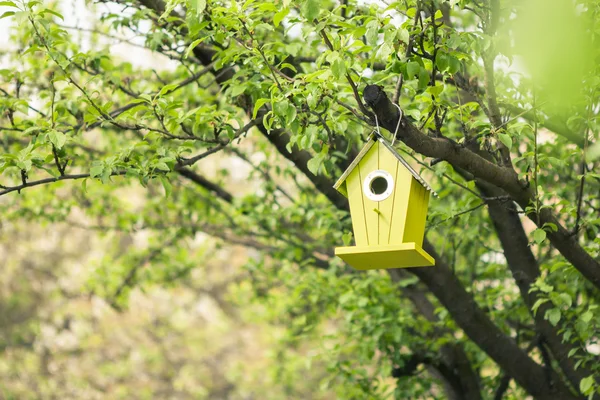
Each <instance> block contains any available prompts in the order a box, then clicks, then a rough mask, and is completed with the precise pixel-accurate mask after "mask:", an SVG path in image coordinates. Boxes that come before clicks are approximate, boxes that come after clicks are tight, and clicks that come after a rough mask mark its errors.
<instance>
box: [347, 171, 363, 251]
mask: <svg viewBox="0 0 600 400" xmlns="http://www.w3.org/2000/svg"><path fill="white" fill-rule="evenodd" d="M345 186H346V190H347V191H348V202H349V203H350V216H351V217H352V228H353V230H354V239H355V240H356V245H357V246H368V245H369V238H368V237H367V221H366V219H365V205H364V202H363V194H362V179H360V174H359V169H358V168H356V169H354V170H352V171H351V172H350V174H349V175H348V177H347V178H346V181H345Z"/></svg>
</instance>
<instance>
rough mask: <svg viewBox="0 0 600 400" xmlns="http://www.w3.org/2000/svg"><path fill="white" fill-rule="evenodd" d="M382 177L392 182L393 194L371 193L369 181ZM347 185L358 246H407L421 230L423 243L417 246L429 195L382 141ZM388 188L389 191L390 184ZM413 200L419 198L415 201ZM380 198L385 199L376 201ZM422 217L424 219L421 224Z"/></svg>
mask: <svg viewBox="0 0 600 400" xmlns="http://www.w3.org/2000/svg"><path fill="white" fill-rule="evenodd" d="M382 171H383V172H382ZM381 175H385V176H386V177H388V179H389V178H391V181H392V186H393V187H392V188H391V189H392V190H391V191H386V192H385V193H383V194H381V195H376V194H375V195H374V193H368V192H367V190H368V189H369V186H368V183H369V182H370V180H369V177H372V176H381ZM365 180H366V182H365ZM371 182H372V180H371ZM381 182H382V181H381ZM345 185H346V190H347V193H348V200H349V202H350V214H351V216H352V227H353V230H354V237H355V240H356V245H357V246H385V245H396V244H401V243H406V240H407V239H412V238H417V237H418V236H419V232H418V231H419V229H420V232H421V239H420V241H418V242H417V243H419V244H420V243H422V241H423V233H422V231H423V229H424V227H425V217H426V215H425V214H426V212H427V204H423V200H424V196H427V198H428V196H429V193H428V192H427V190H425V188H423V187H422V186H421V184H420V183H419V182H417V181H416V180H415V179H414V177H413V176H412V174H411V173H410V172H409V171H408V170H407V169H406V168H405V167H404V166H403V165H401V164H400V162H399V161H398V159H397V158H396V157H395V156H394V155H393V154H392V153H390V151H389V150H387V149H386V148H385V147H384V146H383V145H382V144H381V143H380V142H379V141H377V142H376V143H375V144H374V145H373V146H372V147H371V148H370V149H369V151H368V152H367V154H365V156H364V157H363V158H362V160H361V161H360V162H359V163H358V165H357V166H356V167H355V168H354V170H352V172H351V173H350V175H348V177H347V179H346V182H345ZM386 187H387V188H388V189H389V188H390V185H389V182H388V185H387V186H386ZM419 188H421V189H423V192H421V191H420V190H419ZM412 196H418V198H416V199H413V198H412ZM381 197H385V198H383V199H381V200H373V198H381ZM423 213H425V214H423ZM419 217H422V219H423V221H422V223H421V222H419ZM409 225H410V229H414V228H416V229H417V232H415V233H414V234H410V233H408V232H407V228H409ZM421 226H422V228H421Z"/></svg>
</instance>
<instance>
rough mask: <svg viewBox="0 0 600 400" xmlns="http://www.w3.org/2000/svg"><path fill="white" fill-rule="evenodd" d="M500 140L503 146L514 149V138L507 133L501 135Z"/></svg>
mask: <svg viewBox="0 0 600 400" xmlns="http://www.w3.org/2000/svg"><path fill="white" fill-rule="evenodd" d="M498 139H500V141H501V142H502V144H504V145H505V146H506V147H507V148H508V149H509V150H510V148H511V147H512V138H511V137H510V135H508V134H506V133H499V134H498Z"/></svg>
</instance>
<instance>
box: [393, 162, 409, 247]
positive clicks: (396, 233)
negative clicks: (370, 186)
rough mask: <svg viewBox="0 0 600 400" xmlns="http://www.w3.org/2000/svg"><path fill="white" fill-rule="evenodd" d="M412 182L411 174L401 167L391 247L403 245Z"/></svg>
mask: <svg viewBox="0 0 600 400" xmlns="http://www.w3.org/2000/svg"><path fill="white" fill-rule="evenodd" d="M412 180H413V177H412V175H411V173H410V172H409V171H408V170H407V169H406V168H404V167H403V166H402V165H399V166H398V171H397V173H396V182H395V188H394V213H393V214H392V226H391V229H390V233H389V241H388V242H389V244H390V245H392V244H401V243H403V236H404V227H405V225H406V218H407V213H408V199H409V197H410V193H411V192H410V185H411V181H412Z"/></svg>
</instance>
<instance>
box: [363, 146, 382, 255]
mask: <svg viewBox="0 0 600 400" xmlns="http://www.w3.org/2000/svg"><path fill="white" fill-rule="evenodd" d="M380 146H381V144H380V143H379V142H377V143H375V144H374V145H373V147H371V149H370V150H369V151H368V152H367V154H365V156H364V157H363V159H362V160H361V161H360V163H358V167H357V169H358V170H359V176H360V184H361V195H362V199H363V204H364V207H365V208H364V214H365V221H366V222H367V238H368V242H369V245H370V246H374V245H377V244H379V213H378V212H377V211H379V202H377V201H373V200H370V199H369V198H368V197H367V196H366V195H365V194H364V192H363V190H362V185H363V182H364V181H365V178H366V177H367V175H369V174H370V173H371V172H373V171H375V170H377V169H378V159H379V156H378V154H379V149H380ZM386 151H387V150H386ZM375 210H377V211H375Z"/></svg>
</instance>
